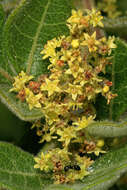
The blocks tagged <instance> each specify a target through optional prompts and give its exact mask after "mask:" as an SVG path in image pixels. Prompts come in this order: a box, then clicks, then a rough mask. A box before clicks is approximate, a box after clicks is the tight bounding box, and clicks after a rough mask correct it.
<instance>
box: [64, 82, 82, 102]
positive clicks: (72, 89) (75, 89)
mask: <svg viewBox="0 0 127 190" xmlns="http://www.w3.org/2000/svg"><path fill="white" fill-rule="evenodd" d="M65 92H67V93H68V94H70V95H71V96H72V99H73V100H76V98H77V96H78V95H82V88H81V86H80V85H73V84H69V85H68V89H67V90H65Z"/></svg>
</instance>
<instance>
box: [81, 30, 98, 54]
mask: <svg viewBox="0 0 127 190" xmlns="http://www.w3.org/2000/svg"><path fill="white" fill-rule="evenodd" d="M84 37H85V40H84V41H83V42H82V43H81V45H83V46H88V49H89V51H90V52H95V51H96V50H97V49H98V47H97V45H99V44H100V42H99V41H98V40H96V32H94V33H93V34H92V35H91V36H89V34H87V33H85V34H84Z"/></svg>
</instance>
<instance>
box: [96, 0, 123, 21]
mask: <svg viewBox="0 0 127 190" xmlns="http://www.w3.org/2000/svg"><path fill="white" fill-rule="evenodd" d="M116 2H117V0H101V2H99V3H98V7H99V9H100V10H101V11H103V12H104V13H106V14H107V16H108V17H109V18H112V19H113V18H116V17H118V16H120V15H121V12H120V11H117V5H116Z"/></svg>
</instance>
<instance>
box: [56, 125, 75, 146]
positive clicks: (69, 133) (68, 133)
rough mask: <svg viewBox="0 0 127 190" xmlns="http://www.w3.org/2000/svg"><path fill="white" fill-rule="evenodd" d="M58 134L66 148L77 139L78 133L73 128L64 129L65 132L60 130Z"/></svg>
mask: <svg viewBox="0 0 127 190" xmlns="http://www.w3.org/2000/svg"><path fill="white" fill-rule="evenodd" d="M57 134H58V135H59V136H60V139H59V140H58V141H63V142H64V143H65V147H67V146H68V145H69V143H70V141H71V139H73V138H76V133H75V131H74V128H73V127H68V128H64V129H63V130H61V129H58V130H57Z"/></svg>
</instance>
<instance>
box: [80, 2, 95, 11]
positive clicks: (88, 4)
mask: <svg viewBox="0 0 127 190" xmlns="http://www.w3.org/2000/svg"><path fill="white" fill-rule="evenodd" d="M82 3H83V7H84V8H85V9H90V10H91V9H92V8H93V7H94V5H95V4H94V0H82Z"/></svg>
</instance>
